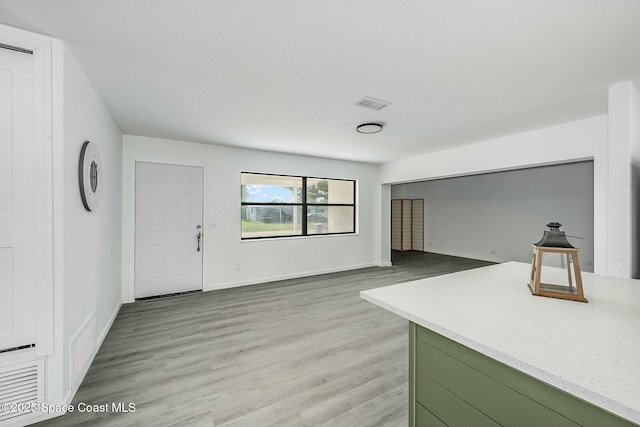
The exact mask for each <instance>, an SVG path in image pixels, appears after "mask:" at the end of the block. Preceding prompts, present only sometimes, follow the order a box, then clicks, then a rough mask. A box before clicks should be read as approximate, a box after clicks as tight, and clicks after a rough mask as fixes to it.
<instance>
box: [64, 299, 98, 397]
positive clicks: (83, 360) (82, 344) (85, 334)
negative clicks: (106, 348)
mask: <svg viewBox="0 0 640 427" xmlns="http://www.w3.org/2000/svg"><path fill="white" fill-rule="evenodd" d="M97 341H98V340H97V328H96V313H95V311H94V312H92V313H91V315H90V316H89V318H88V319H87V320H86V321H85V323H84V325H83V326H82V327H81V328H80V330H79V331H78V332H77V333H76V335H75V336H74V337H73V338H72V339H71V369H70V370H69V372H71V385H72V387H74V388H75V387H76V386H78V385H79V381H81V380H82V378H83V377H84V374H85V373H86V372H87V370H88V369H89V363H90V362H91V360H92V359H93V355H94V354H95V351H96V345H97Z"/></svg>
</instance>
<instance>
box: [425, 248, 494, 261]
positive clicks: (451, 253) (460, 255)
mask: <svg viewBox="0 0 640 427" xmlns="http://www.w3.org/2000/svg"><path fill="white" fill-rule="evenodd" d="M425 252H430V253H432V254H438V255H449V256H455V257H458V258H469V259H477V260H480V261H488V262H497V263H501V262H505V260H503V259H498V258H497V257H494V258H492V257H487V256H483V255H477V254H468V253H463V252H456V251H439V250H435V249H429V250H426V251H425Z"/></svg>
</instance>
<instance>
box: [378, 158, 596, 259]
mask: <svg viewBox="0 0 640 427" xmlns="http://www.w3.org/2000/svg"><path fill="white" fill-rule="evenodd" d="M593 194H594V191H593V162H592V161H587V162H577V163H568V164H561V165H553V166H542V167H535V168H527V169H519V170H512V171H504V172H495V173H487V174H481V175H472V176H462V177H455V178H446V179H438V180H432V181H424V182H414V183H407V184H398V185H393V186H392V187H391V198H392V199H424V201H425V204H424V206H425V208H424V209H425V211H424V218H425V219H424V229H425V236H424V237H425V251H427V252H435V253H441V254H448V255H456V256H462V257H467V258H477V259H482V260H489V261H498V262H504V261H521V262H531V253H532V247H531V244H532V243H534V242H537V241H538V240H539V239H540V237H542V234H543V231H544V230H546V227H545V225H546V224H547V223H548V222H550V221H558V222H560V223H561V224H563V227H562V228H561V229H562V230H564V231H566V233H567V234H568V235H571V236H579V237H582V238H583V239H573V238H570V239H569V241H570V242H571V243H572V244H573V245H574V246H576V247H578V248H580V261H581V263H582V269H583V270H584V271H593V252H594V251H593V230H594V224H593V206H594V201H593ZM545 264H550V265H556V264H558V261H557V260H549V262H548V263H547V262H545ZM558 265H559V264H558Z"/></svg>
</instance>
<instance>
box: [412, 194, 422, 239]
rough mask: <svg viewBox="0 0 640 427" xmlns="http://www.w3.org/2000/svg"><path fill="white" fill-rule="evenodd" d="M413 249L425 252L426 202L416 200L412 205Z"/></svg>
mask: <svg viewBox="0 0 640 427" xmlns="http://www.w3.org/2000/svg"><path fill="white" fill-rule="evenodd" d="M411 249H413V250H414V251H424V200H423V199H415V200H412V204H411Z"/></svg>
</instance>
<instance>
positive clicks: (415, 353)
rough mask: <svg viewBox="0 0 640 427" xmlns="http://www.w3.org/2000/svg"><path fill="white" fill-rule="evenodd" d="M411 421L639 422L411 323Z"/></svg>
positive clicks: (483, 423) (440, 423)
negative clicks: (623, 417) (604, 408)
mask: <svg viewBox="0 0 640 427" xmlns="http://www.w3.org/2000/svg"><path fill="white" fill-rule="evenodd" d="M409 370H410V373H409V426H410V427H414V426H417V427H423V426H518V427H525V426H548V427H552V426H594V427H602V426H634V425H636V424H633V423H631V422H629V421H627V420H624V419H622V418H620V417H618V416H616V415H613V414H611V413H609V412H607V411H605V410H603V409H602V408H599V407H596V406H594V405H592V404H590V403H587V402H585V401H583V400H580V399H578V398H576V397H575V396H572V395H570V394H567V393H566V392H563V391H561V390H559V389H557V388H555V387H553V386H551V385H549V384H547V383H544V382H542V381H540V380H538V379H536V378H533V377H531V376H529V375H527V374H525V373H523V372H521V371H518V370H516V369H514V368H511V367H509V366H507V365H505V364H503V363H501V362H498V361H496V360H494V359H491V358H490V357H487V356H485V355H483V354H480V353H478V352H477V351H475V350H472V349H470V348H468V347H466V346H463V345H461V344H459V343H457V342H455V341H452V340H450V339H448V338H445V337H443V336H442V335H439V334H436V333H435V332H433V331H430V330H428V329H425V328H423V327H421V326H419V325H417V324H415V323H412V322H411V323H409Z"/></svg>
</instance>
